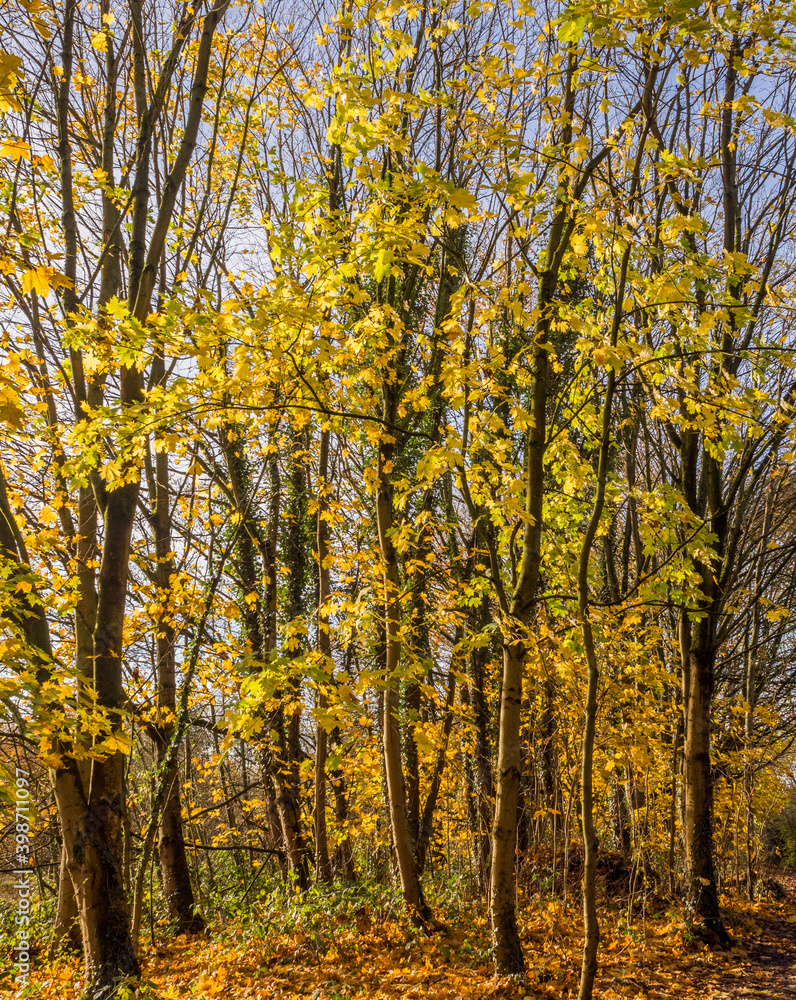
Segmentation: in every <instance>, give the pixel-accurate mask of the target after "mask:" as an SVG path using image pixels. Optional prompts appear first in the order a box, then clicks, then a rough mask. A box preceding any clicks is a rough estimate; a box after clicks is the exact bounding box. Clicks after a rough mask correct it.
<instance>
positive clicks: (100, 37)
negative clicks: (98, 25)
mask: <svg viewBox="0 0 796 1000" xmlns="http://www.w3.org/2000/svg"><path fill="white" fill-rule="evenodd" d="M91 47H92V49H96V50H97V52H107V51H108V36H107V35H106V34H105V32H104V31H95V32H94V34H93V35H92V36H91Z"/></svg>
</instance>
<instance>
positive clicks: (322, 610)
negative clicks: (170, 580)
mask: <svg viewBox="0 0 796 1000" xmlns="http://www.w3.org/2000/svg"><path fill="white" fill-rule="evenodd" d="M329 436H330V435H329V429H328V428H326V429H325V430H322V431H321V442H320V454H319V457H318V489H317V495H318V517H317V527H316V544H317V547H318V626H317V627H318V652H319V653H320V655H321V656H322V657H323V660H324V671H325V672H328V674H329V678H330V680H331V679H332V677H333V674H334V663H333V662H332V640H331V636H330V634H329V612H328V609H327V606H326V604H327V601H328V600H329V595H330V593H331V575H330V572H329V558H330V557H329V521H328V519H327V510H328V490H329V481H328V473H329ZM318 708H319V709H320V711H323V710H324V709H325V708H326V694H325V692H324V691H323V688H322V687H321V688H319V691H318ZM328 742H329V737H328V733H327V731H326V726H325V720H319V721H318V724H317V725H316V727H315V878H316V880H317V881H318V882H330V881H331V878H332V865H331V861H330V858H329V842H328V838H327V833H326V787H327V783H326V758H327V751H328Z"/></svg>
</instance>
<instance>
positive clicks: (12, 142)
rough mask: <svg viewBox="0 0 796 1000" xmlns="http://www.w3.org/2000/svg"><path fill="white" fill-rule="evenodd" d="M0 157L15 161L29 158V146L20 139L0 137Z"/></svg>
mask: <svg viewBox="0 0 796 1000" xmlns="http://www.w3.org/2000/svg"><path fill="white" fill-rule="evenodd" d="M0 157H3V159H6V160H13V161H14V162H15V163H18V162H19V161H20V160H29V159H30V146H29V145H28V144H27V143H26V142H23V141H22V139H2V140H0Z"/></svg>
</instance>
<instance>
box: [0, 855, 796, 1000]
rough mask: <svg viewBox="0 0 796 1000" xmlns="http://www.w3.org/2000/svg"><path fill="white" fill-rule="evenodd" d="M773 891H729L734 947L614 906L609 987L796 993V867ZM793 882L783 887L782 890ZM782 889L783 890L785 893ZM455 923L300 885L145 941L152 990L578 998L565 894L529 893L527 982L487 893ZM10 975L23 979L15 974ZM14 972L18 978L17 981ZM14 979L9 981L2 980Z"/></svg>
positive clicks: (380, 997) (459, 912) (47, 970)
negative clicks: (502, 951) (247, 912)
mask: <svg viewBox="0 0 796 1000" xmlns="http://www.w3.org/2000/svg"><path fill="white" fill-rule="evenodd" d="M774 879H775V880H776V884H774V881H773V880H771V877H769V891H768V893H767V898H765V899H763V900H762V901H759V902H755V903H753V904H750V903H748V902H745V901H744V900H742V899H741V898H737V897H724V898H723V903H724V906H725V918H726V921H727V926H728V928H729V930H730V932H731V934H732V938H733V942H732V946H731V947H730V948H729V949H720V948H717V947H715V946H714V947H711V945H710V944H709V943H705V942H704V941H701V940H699V939H698V938H697V937H695V936H694V935H692V934H690V933H689V932H688V931H684V930H683V924H682V915H681V913H680V912H679V911H678V910H677V909H676V908H672V907H669V908H666V909H662V910H661V911H659V912H657V913H647V914H646V915H638V916H636V917H634V919H633V921H632V922H631V924H630V926H628V922H627V911H626V909H625V908H622V907H620V906H619V905H618V904H616V903H614V904H612V905H610V908H609V909H606V908H603V913H602V930H603V940H602V944H601V950H600V972H599V977H598V983H597V988H596V991H595V992H596V996H597V997H599V998H601V1000H602V998H604V1000H612V998H618V997H632V998H644V1000H666V998H669V997H697V996H698V997H700V998H704V1000H723V998H736V997H738V998H744V1000H765V998H780V997H781V998H784V997H794V996H796V878H795V877H794V876H792V875H791V876H788V875H786V874H785V873H782V872H777V873H774ZM780 888H781V891H780ZM776 897H780V898H776ZM446 917H447V919H448V930H447V932H445V933H439V934H435V935H433V936H432V937H425V936H422V935H419V934H418V933H417V932H416V931H414V930H413V929H412V927H411V926H410V925H409V924H408V923H407V922H406V921H405V920H404V919H403V918H401V917H400V916H399V915H397V914H396V912H395V911H394V910H392V908H389V909H387V910H381V911H380V910H379V909H378V908H376V909H374V908H373V907H371V906H368V905H359V906H354V905H347V904H346V902H345V900H343V902H342V903H340V902H339V901H338V905H337V906H336V908H335V909H334V910H327V911H326V912H324V911H323V910H322V908H321V907H319V906H318V905H317V901H316V902H315V903H313V902H311V901H310V902H307V901H306V900H300V899H298V898H297V900H296V902H295V904H289V905H288V906H287V907H284V906H283V907H281V908H279V909H278V910H276V909H274V908H272V909H271V910H270V911H269V909H268V908H267V907H266V908H265V909H264V910H263V911H262V912H261V913H260V914H259V917H258V918H257V919H251V920H249V921H246V922H240V921H236V922H230V923H227V925H226V926H225V927H221V926H216V927H215V928H213V929H212V933H211V934H204V935H199V936H196V937H192V938H185V937H183V938H180V939H177V940H174V941H166V940H160V939H158V938H157V937H156V939H155V942H154V944H153V943H152V941H151V940H150V941H148V942H147V943H146V944H145V945H144V952H143V962H144V978H145V981H146V985H145V986H144V987H143V988H142V989H141V990H140V991H139V993H138V996H139V997H141V998H145V1000H155V998H158V1000H177V998H182V997H190V996H196V997H216V996H224V997H228V998H230V1000H233V998H244V997H253V998H266V997H268V998H270V997H275V998H278V997H281V998H286V1000H289V998H297V997H311V998H312V1000H349V998H350V1000H354V998H363V1000H364V998H373V1000H387V998H396V997H427V998H430V1000H454V998H457V997H463V998H465V997H467V998H469V997H474V998H475V997H496V998H502V997H505V998H509V997H510V998H513V1000H520V998H524V997H525V998H534V1000H536V998H542V997H544V998H550V1000H553V998H556V1000H564V998H572V997H574V996H576V995H577V984H578V975H579V968H580V954H579V949H580V933H579V921H580V915H579V912H578V911H577V909H576V908H575V907H574V906H573V907H572V908H569V909H567V910H566V911H563V910H562V907H561V904H560V902H552V901H551V902H547V903H539V902H533V903H529V904H528V905H527V906H526V907H525V908H524V910H523V912H522V917H521V926H522V932H523V939H524V943H525V948H526V954H527V958H528V965H529V968H528V975H527V980H526V982H525V983H524V984H517V983H515V982H513V981H510V980H501V979H496V978H494V976H493V975H492V972H491V969H490V965H489V949H488V932H487V925H486V919H485V914H484V913H483V910H482V909H481V908H480V907H479V906H477V905H476V904H472V905H468V904H459V905H453V906H450V907H449V908H448V912H447V913H446ZM37 964H38V967H37V969H36V971H35V973H34V975H33V976H32V978H31V984H30V987H29V991H26V993H25V994H24V995H26V996H35V997H41V998H47V1000H50V998H51V1000H56V998H57V1000H75V998H77V997H79V995H80V989H81V986H82V981H81V976H80V972H79V970H78V968H77V967H76V963H75V962H74V961H71V962H70V961H68V960H66V959H60V960H59V961H58V962H56V963H54V964H52V965H47V964H45V963H44V962H43V961H41V962H39V963H37ZM8 985H10V984H8ZM8 985H7V986H6V988H8ZM0 989H2V986H0Z"/></svg>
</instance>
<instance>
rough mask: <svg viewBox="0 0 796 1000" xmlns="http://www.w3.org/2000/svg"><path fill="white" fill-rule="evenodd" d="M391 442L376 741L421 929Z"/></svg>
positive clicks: (385, 481)
mask: <svg viewBox="0 0 796 1000" xmlns="http://www.w3.org/2000/svg"><path fill="white" fill-rule="evenodd" d="M384 399H385V412H386V413H387V414H388V418H387V419H391V417H393V416H394V413H393V409H394V406H393V403H394V386H393V385H392V384H386V385H385V387H384ZM393 454H394V442H393V440H392V439H390V440H384V439H383V440H382V442H381V444H380V446H379V480H378V495H377V498H376V520H377V524H378V532H379V547H380V549H381V557H382V573H383V594H384V619H385V631H384V676H385V685H386V687H385V691H384V696H383V715H382V741H383V748H384V771H385V780H386V785H387V801H388V803H389V810H390V827H391V830H392V841H393V847H394V848H395V857H396V861H397V863H398V872H399V875H400V879H401V888H402V889H403V896H404V903H405V904H406V906H407V907H408V908H409V910H410V911H411V913H412V915H413V917H414V918H415V920H417V921H418V922H419V923H421V924H426V923H428V922H429V921H430V920H431V917H432V914H431V910H430V908H429V906H428V904H427V903H426V899H425V896H424V895H423V889H422V886H421V884H420V879H419V878H418V873H417V868H416V865H415V851H414V847H415V845H414V843H413V842H412V835H411V832H410V828H409V814H408V809H407V800H406V784H405V782H404V775H403V766H402V763H401V732H400V724H399V720H398V708H399V687H398V686H399V683H400V680H399V675H398V668H399V666H400V659H401V635H400V629H401V606H400V596H399V586H398V557H397V554H396V551H395V546H394V545H393V542H392V526H393V501H392V484H391V482H390V479H389V471H388V470H389V469H391V468H392V461H393Z"/></svg>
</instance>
